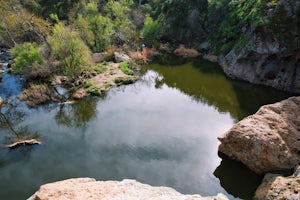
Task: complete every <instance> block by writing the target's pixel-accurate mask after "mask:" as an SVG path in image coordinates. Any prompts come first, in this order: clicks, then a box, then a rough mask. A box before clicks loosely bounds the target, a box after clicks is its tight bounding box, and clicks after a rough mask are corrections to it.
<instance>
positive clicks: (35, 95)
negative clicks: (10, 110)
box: [19, 84, 56, 107]
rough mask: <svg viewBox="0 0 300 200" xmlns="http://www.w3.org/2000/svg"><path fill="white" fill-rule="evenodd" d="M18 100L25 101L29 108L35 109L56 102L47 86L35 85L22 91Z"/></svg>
mask: <svg viewBox="0 0 300 200" xmlns="http://www.w3.org/2000/svg"><path fill="white" fill-rule="evenodd" d="M19 99H20V100H22V101H27V105H28V106H30V107H36V106H38V105H40V104H44V103H48V102H51V101H53V100H56V99H55V98H54V97H53V94H52V92H51V90H50V89H49V87H48V86H46V85H36V84H30V87H29V88H28V89H25V90H23V92H22V94H21V95H20V96H19Z"/></svg>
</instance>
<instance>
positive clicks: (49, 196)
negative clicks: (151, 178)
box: [28, 178, 228, 200]
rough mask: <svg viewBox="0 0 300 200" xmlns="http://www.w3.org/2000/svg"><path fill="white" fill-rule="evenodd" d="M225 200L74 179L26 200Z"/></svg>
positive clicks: (128, 183)
mask: <svg viewBox="0 0 300 200" xmlns="http://www.w3.org/2000/svg"><path fill="white" fill-rule="evenodd" d="M65 199H68V200H82V199H85V200H97V199H98V200H100V199H105V200H120V199H122V200H127V199H128V200H138V199H151V200H164V199H169V200H183V199H184V200H228V199H227V197H225V196H224V195H222V194H218V195H217V196H215V197H201V196H200V195H183V194H180V193H179V192H177V191H175V190H174V189H172V188H168V187H152V186H150V185H146V184H142V183H139V182H137V181H135V180H123V181H96V180H95V179H93V178H77V179H68V180H64V181H59V182H55V183H49V184H46V185H42V186H41V187H40V189H39V191H37V192H36V193H35V194H34V195H32V196H31V197H30V198H29V199H28V200H65Z"/></svg>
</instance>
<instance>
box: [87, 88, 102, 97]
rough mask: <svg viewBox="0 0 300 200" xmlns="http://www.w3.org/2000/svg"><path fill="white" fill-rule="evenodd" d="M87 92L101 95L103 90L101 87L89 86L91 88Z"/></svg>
mask: <svg viewBox="0 0 300 200" xmlns="http://www.w3.org/2000/svg"><path fill="white" fill-rule="evenodd" d="M86 92H87V93H88V94H91V95H95V96H99V95H100V94H101V91H100V90H99V88H96V87H92V88H89V89H87V91H86Z"/></svg>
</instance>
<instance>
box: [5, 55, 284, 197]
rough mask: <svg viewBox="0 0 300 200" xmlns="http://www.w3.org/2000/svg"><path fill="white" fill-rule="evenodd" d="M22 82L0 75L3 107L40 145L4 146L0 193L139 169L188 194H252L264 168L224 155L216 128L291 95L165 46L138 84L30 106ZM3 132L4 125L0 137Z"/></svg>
mask: <svg viewBox="0 0 300 200" xmlns="http://www.w3.org/2000/svg"><path fill="white" fill-rule="evenodd" d="M9 88H11V90H10V89H9ZM13 88H14V90H12V89H13ZM8 91H14V92H11V93H9V92H8ZM19 92H20V83H19V79H18V78H16V77H15V76H12V75H5V76H4V77H3V80H2V83H1V84H0V95H1V96H5V97H6V99H7V103H6V104H5V105H4V107H3V111H4V112H5V113H6V115H7V116H8V117H9V118H10V120H11V121H12V123H13V124H14V126H15V127H16V128H20V127H27V128H28V130H29V131H30V132H37V133H38V134H39V136H40V139H41V140H42V141H43V145H41V146H31V147H21V148H18V149H14V150H9V149H6V148H4V147H1V148H0V188H1V189H0V199H3V200H5V199H12V200H14V199H16V200H17V199H26V198H28V197H29V196H30V195H31V194H33V193H34V192H35V191H36V190H37V189H38V187H39V186H40V185H41V184H44V183H47V182H53V181H58V180H62V179H66V178H75V177H94V178H96V179H97V180H122V179H136V180H138V181H140V182H143V183H147V184H150V185H153V186H162V185H163V186H169V187H173V188H175V189H176V190H178V191H179V192H181V193H185V194H201V195H204V196H207V195H216V194H217V193H220V192H221V193H224V194H226V195H228V197H229V198H231V199H235V198H240V199H251V198H252V196H253V193H254V191H255V189H256V187H257V186H258V184H259V183H260V180H261V177H259V176H257V175H255V174H253V173H252V172H251V171H249V170H247V169H246V168H245V167H244V166H243V165H241V164H240V163H237V162H234V161H231V160H230V159H228V158H226V157H223V156H221V157H222V158H220V157H219V156H218V145H219V142H218V140H217V137H218V136H219V135H221V134H222V133H224V132H225V131H227V130H228V129H229V128H230V127H231V126H232V125H233V123H234V122H236V121H237V120H240V119H242V118H243V117H245V116H247V115H249V114H252V113H254V112H256V111H257V109H258V108H259V107H260V106H261V105H263V104H267V103H273V102H276V101H279V100H281V99H284V98H286V97H288V96H289V94H286V93H282V92H279V91H277V90H274V89H272V88H268V87H262V86H254V85H251V84H247V83H244V82H240V81H232V80H230V79H228V78H226V77H225V76H224V74H223V73H222V71H221V70H220V67H219V66H217V65H215V64H212V63H209V62H206V61H204V60H201V59H194V60H184V59H177V58H174V57H169V56H161V57H159V58H158V59H157V60H156V61H154V63H153V64H151V65H149V66H147V69H145V72H144V75H143V77H142V79H141V80H139V81H138V82H136V83H135V84H132V85H127V86H121V87H118V88H114V89H112V90H111V91H109V92H108V93H107V95H106V96H105V97H103V98H87V99H85V100H82V101H80V102H78V103H77V104H74V105H56V104H53V105H48V106H42V107H40V108H37V109H29V108H27V107H26V106H25V104H24V102H19V101H18V100H17V99H16V96H17V95H18V93H19ZM8 134H9V133H8V132H7V130H6V129H5V128H4V127H2V128H1V132H0V143H1V144H3V143H4V142H5V139H6V137H7V136H8Z"/></svg>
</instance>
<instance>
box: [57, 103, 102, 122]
mask: <svg viewBox="0 0 300 200" xmlns="http://www.w3.org/2000/svg"><path fill="white" fill-rule="evenodd" d="M97 102H98V99H97V98H94V97H89V98H85V99H83V100H81V101H80V102H77V103H74V104H62V105H60V107H59V111H58V112H57V113H56V115H55V119H56V122H57V123H58V124H60V125H64V126H68V127H81V126H86V124H87V123H88V122H89V121H90V120H91V119H93V118H94V117H95V116H96V112H97V110H96V106H97Z"/></svg>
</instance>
